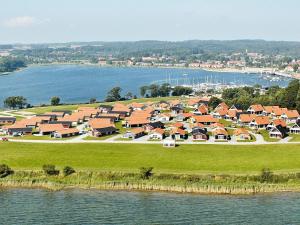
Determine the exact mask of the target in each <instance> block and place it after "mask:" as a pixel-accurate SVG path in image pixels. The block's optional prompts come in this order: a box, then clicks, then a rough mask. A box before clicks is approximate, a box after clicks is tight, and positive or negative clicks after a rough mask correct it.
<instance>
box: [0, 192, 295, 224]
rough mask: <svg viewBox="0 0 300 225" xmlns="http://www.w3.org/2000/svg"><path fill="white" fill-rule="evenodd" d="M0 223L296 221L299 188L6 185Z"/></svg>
mask: <svg viewBox="0 0 300 225" xmlns="http://www.w3.org/2000/svg"><path fill="white" fill-rule="evenodd" d="M0 203H1V207H0V224H266V225H273V224H274V225H275V224H300V193H286V194H272V195H256V196H219V195H187V194H170V193H149V192H112V191H82V190H68V191H59V192H50V191H46V190H38V189H36V190H27V189H9V190H2V191H0Z"/></svg>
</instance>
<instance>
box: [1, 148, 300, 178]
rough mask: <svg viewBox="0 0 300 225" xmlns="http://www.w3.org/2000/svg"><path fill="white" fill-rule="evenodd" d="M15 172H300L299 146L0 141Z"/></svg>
mask: <svg viewBox="0 0 300 225" xmlns="http://www.w3.org/2000/svg"><path fill="white" fill-rule="evenodd" d="M1 163H6V164H8V165H9V166H10V167H12V168H13V169H17V170H21V169H22V170H23V169H26V170H40V169H41V167H42V165H43V164H48V163H50V164H55V165H56V166H58V167H59V168H62V167H63V166H66V165H69V166H72V167H74V168H75V169H76V170H90V171H122V172H137V171H138V168H140V167H142V166H153V167H154V168H155V172H158V173H160V172H161V173H186V174H208V173H218V174H253V173H258V172H259V171H260V170H261V169H262V168H264V167H268V168H270V169H271V170H273V171H276V172H295V171H300V145H296V144H295V145H292V144H291V145H261V146H257V145H255V146H251V145H250V146H238V145H237V146H224V145H197V146H196V145H184V146H180V147H178V148H176V149H165V148H163V147H162V146H161V145H146V144H145V145H142V144H136V145H135V144H125V143H124V144H92V143H88V144H86V143H84V144H36V143H34V144H33V143H0V164H1Z"/></svg>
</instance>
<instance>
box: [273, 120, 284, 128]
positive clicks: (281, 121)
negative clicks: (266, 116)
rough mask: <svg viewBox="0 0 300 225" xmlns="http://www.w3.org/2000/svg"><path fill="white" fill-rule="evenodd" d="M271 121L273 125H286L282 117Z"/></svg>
mask: <svg viewBox="0 0 300 225" xmlns="http://www.w3.org/2000/svg"><path fill="white" fill-rule="evenodd" d="M271 123H273V124H274V126H276V127H277V126H279V125H280V126H282V127H286V126H287V124H286V122H285V121H284V120H283V119H275V120H273V121H272V122H271Z"/></svg>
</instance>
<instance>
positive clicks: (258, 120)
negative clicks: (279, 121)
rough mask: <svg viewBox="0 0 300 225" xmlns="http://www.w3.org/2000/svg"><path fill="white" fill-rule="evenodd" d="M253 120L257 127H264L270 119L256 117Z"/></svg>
mask: <svg viewBox="0 0 300 225" xmlns="http://www.w3.org/2000/svg"><path fill="white" fill-rule="evenodd" d="M254 120H255V122H256V124H257V125H266V124H269V123H270V119H269V117H267V116H257V117H255V118H254Z"/></svg>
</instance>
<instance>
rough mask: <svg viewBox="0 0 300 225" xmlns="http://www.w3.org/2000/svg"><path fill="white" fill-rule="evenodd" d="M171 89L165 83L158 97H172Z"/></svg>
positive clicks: (160, 88)
mask: <svg viewBox="0 0 300 225" xmlns="http://www.w3.org/2000/svg"><path fill="white" fill-rule="evenodd" d="M170 92H171V87H170V84H168V83H164V84H162V85H161V86H160V87H159V90H158V95H159V96H161V97H167V96H169V95H170Z"/></svg>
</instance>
